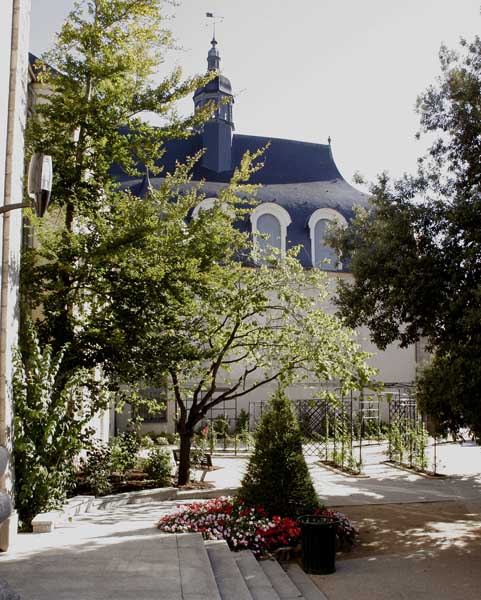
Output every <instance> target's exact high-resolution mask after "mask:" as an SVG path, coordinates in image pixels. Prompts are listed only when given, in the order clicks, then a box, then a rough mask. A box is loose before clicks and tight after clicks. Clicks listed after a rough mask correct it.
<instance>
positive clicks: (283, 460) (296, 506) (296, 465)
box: [239, 389, 320, 517]
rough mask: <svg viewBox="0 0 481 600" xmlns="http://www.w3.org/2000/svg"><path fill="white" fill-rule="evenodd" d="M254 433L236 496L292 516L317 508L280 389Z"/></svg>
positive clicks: (293, 423)
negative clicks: (253, 440)
mask: <svg viewBox="0 0 481 600" xmlns="http://www.w3.org/2000/svg"><path fill="white" fill-rule="evenodd" d="M254 437H255V448H254V452H253V454H252V457H251V459H250V462H249V465H248V467H247V472H246V475H245V476H244V479H243V480H242V486H241V489H240V491H239V496H240V497H241V498H243V499H244V500H245V502H246V503H247V504H249V505H252V506H255V505H262V506H264V508H265V509H266V510H267V512H268V514H269V515H276V514H277V515H281V516H287V517H296V516H298V515H301V514H309V513H311V512H312V511H313V510H315V509H316V508H319V506H320V503H319V500H318V498H317V495H316V492H315V490H314V486H313V484H312V480H311V476H310V474H309V470H308V468H307V465H306V461H305V460H304V455H303V453H302V438H301V431H300V428H299V424H298V422H297V419H296V417H295V414H294V411H293V409H292V405H291V403H290V401H289V398H288V397H287V396H286V394H285V392H284V391H283V390H281V389H279V390H278V391H277V393H276V394H274V396H273V397H272V399H271V401H270V406H269V410H268V411H267V412H265V413H264V415H263V416H262V419H261V422H260V424H259V426H258V428H257V430H256V432H255V436H254Z"/></svg>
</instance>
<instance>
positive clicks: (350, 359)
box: [78, 155, 372, 484]
mask: <svg viewBox="0 0 481 600" xmlns="http://www.w3.org/2000/svg"><path fill="white" fill-rule="evenodd" d="M255 158H256V157H250V156H249V155H246V156H245V157H244V160H243V162H242V165H241V168H240V169H239V171H238V172H237V173H236V174H235V175H234V178H233V181H232V182H231V184H230V185H229V186H227V187H226V188H225V189H224V190H223V191H222V192H221V193H220V197H219V202H218V203H217V205H216V206H214V207H213V208H212V209H210V210H205V211H200V213H199V214H198V216H197V217H196V218H190V214H191V211H192V208H193V207H194V206H196V205H197V204H198V203H199V202H200V201H201V199H202V198H203V196H202V194H201V193H200V191H199V188H198V186H193V185H189V181H188V170H189V165H187V166H184V167H179V168H178V170H177V172H176V173H175V174H174V175H169V176H167V177H166V180H165V184H164V186H163V187H162V188H161V189H160V190H159V191H154V190H152V192H151V193H150V194H149V195H148V196H147V197H146V198H143V199H142V200H137V199H134V198H132V197H131V196H129V195H127V194H119V195H118V196H117V197H116V202H113V203H112V204H111V207H110V210H109V211H104V212H103V213H102V214H101V215H99V216H98V218H97V219H96V220H95V223H92V224H91V226H90V227H89V229H88V230H87V229H85V228H83V230H84V234H83V242H82V244H81V247H82V248H83V249H84V253H85V254H88V256H89V264H90V265H95V267H94V268H93V269H90V270H86V271H85V273H86V281H87V280H88V282H89V283H88V285H89V286H93V287H95V289H96V290H97V294H96V300H95V299H92V302H93V304H91V313H92V314H91V317H90V320H91V323H92V328H93V329H95V331H97V332H102V334H103V336H104V338H103V341H102V344H101V345H102V347H104V348H107V347H108V348H109V350H108V355H109V356H110V357H111V359H112V360H111V361H110V362H109V364H108V367H107V368H108V369H110V371H111V373H112V374H113V375H115V376H116V378H117V379H121V380H124V381H125V380H128V381H144V382H149V383H151V384H152V383H157V384H159V383H160V382H161V381H162V378H163V377H164V375H167V377H168V379H169V384H170V388H171V390H172V393H173V394H174V397H175V401H176V405H177V409H178V414H177V429H178V432H179V434H180V440H181V447H180V467H179V484H184V483H186V482H187V481H188V478H189V454H190V446H191V441H192V437H193V435H194V432H195V428H196V427H197V426H198V424H199V423H200V422H201V421H202V419H204V418H205V416H206V415H207V414H208V412H209V410H210V409H211V408H213V407H214V406H216V405H218V404H220V403H221V402H223V401H227V400H231V399H234V398H241V397H244V396H246V395H247V394H249V393H251V392H253V391H254V390H256V389H258V388H259V387H261V386H263V385H266V384H268V383H270V382H273V381H275V380H278V379H282V380H283V381H293V380H294V379H296V378H297V379H302V378H305V377H308V376H310V377H316V378H317V379H319V380H320V381H325V380H328V379H334V380H339V381H340V382H341V384H342V385H343V386H344V387H345V388H346V389H352V388H357V387H358V386H362V385H364V384H365V383H366V382H367V381H368V379H369V376H370V374H371V373H372V371H371V370H370V369H369V368H368V367H367V366H366V365H365V363H364V359H365V358H366V355H365V354H364V353H362V352H360V351H359V349H358V347H357V345H356V344H355V342H354V341H353V340H352V334H351V332H350V331H348V330H346V329H344V327H343V324H342V322H341V321H340V320H339V319H337V318H336V317H334V316H332V315H329V314H327V313H326V312H324V310H322V309H321V308H320V303H321V301H322V299H323V298H325V296H326V290H325V278H324V275H323V274H322V273H321V272H320V271H318V270H310V271H304V270H303V269H302V267H301V266H300V264H299V262H298V261H297V260H296V258H295V252H292V253H290V254H289V255H288V256H286V257H279V256H272V257H270V258H269V259H268V261H267V264H264V265H263V266H260V267H255V266H253V264H252V262H250V259H249V256H250V254H251V253H252V252H255V245H254V246H253V244H252V241H250V240H249V238H248V235H247V234H245V233H242V232H241V231H240V229H239V228H237V227H236V226H235V224H236V222H237V221H238V220H239V219H242V218H245V216H246V215H245V212H246V210H248V209H246V208H245V204H246V202H247V203H248V201H246V200H240V199H239V194H241V193H242V194H243V195H249V192H250V193H252V192H254V190H253V188H252V187H250V186H248V185H246V184H243V185H241V182H242V181H245V180H246V179H248V177H249V174H250V172H251V170H252V168H255V167H252V160H253V159H254V160H255ZM186 177H187V179H186ZM176 190H177V191H176ZM239 204H242V205H244V208H243V207H242V206H239ZM78 262H79V263H82V262H83V260H82V255H80V256H79V261H78ZM92 274H94V277H95V279H93V278H92ZM99 290H103V292H101V293H98V292H99ZM80 339H81V345H82V347H88V340H82V338H80ZM96 339H98V338H96ZM109 344H110V345H109ZM221 388H222V391H221V392H220V391H219V390H220V389H221Z"/></svg>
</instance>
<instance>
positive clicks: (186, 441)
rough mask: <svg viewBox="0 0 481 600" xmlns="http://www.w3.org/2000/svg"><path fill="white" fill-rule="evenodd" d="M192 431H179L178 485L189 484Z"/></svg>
mask: <svg viewBox="0 0 481 600" xmlns="http://www.w3.org/2000/svg"><path fill="white" fill-rule="evenodd" d="M192 435H193V433H192V431H189V430H188V429H186V430H184V431H179V436H180V457H179V474H178V477H177V484H178V485H186V484H187V483H189V475H190V446H191V444H192Z"/></svg>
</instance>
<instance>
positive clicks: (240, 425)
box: [235, 408, 249, 433]
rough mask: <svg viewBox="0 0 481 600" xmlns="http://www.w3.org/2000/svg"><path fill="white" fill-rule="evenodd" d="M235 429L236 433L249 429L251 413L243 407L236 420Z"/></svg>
mask: <svg viewBox="0 0 481 600" xmlns="http://www.w3.org/2000/svg"><path fill="white" fill-rule="evenodd" d="M235 431H236V433H242V432H244V431H249V413H248V412H247V411H246V410H245V409H244V408H242V409H241V410H240V412H239V414H238V415H237V418H236V422H235Z"/></svg>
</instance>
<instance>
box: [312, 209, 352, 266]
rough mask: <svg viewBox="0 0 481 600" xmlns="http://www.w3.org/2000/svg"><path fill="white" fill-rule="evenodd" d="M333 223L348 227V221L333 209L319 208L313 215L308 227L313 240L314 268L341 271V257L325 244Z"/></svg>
mask: <svg viewBox="0 0 481 600" xmlns="http://www.w3.org/2000/svg"><path fill="white" fill-rule="evenodd" d="M331 223H334V224H337V225H341V226H342V227H346V226H347V221H346V219H345V218H344V217H343V216H342V215H341V214H340V213H338V212H337V211H336V210H333V209H332V208H319V209H318V210H316V211H315V212H314V213H312V215H311V217H310V219H309V222H308V226H309V234H310V238H311V260H312V266H313V267H319V268H321V269H323V270H324V271H339V270H340V269H342V263H341V261H340V260H339V256H338V255H337V254H336V252H335V250H333V249H332V248H331V247H330V246H328V245H327V244H326V242H325V239H326V234H327V231H328V228H329V225H330V224H331Z"/></svg>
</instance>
